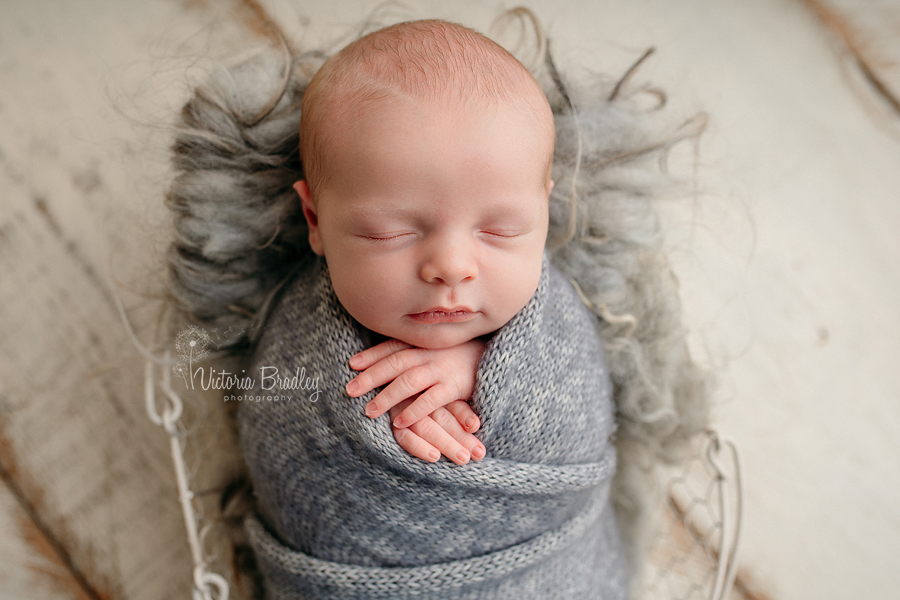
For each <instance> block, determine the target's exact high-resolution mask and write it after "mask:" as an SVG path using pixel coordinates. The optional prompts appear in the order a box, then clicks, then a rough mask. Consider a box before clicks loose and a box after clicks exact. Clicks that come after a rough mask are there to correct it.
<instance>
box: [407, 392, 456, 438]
mask: <svg viewBox="0 0 900 600" xmlns="http://www.w3.org/2000/svg"><path fill="white" fill-rule="evenodd" d="M454 400H456V398H454V397H453V396H452V394H451V392H450V391H449V389H448V388H447V387H446V386H444V385H442V384H440V383H437V384H435V385H433V386H431V387H430V388H428V390H427V391H426V392H423V393H422V395H420V396H419V397H418V398H416V401H415V402H413V403H412V404H410V405H409V406H408V407H406V409H405V410H404V411H403V412H402V413H400V414H399V415H398V416H397V418H396V419H394V427H409V426H410V425H412V424H413V423H415V422H417V421H418V420H419V419H422V418H424V417H426V416H428V415H430V414H431V413H433V412H434V411H435V410H437V409H438V408H440V407H442V406H444V405H446V404H449V403H451V402H453V401H454Z"/></svg>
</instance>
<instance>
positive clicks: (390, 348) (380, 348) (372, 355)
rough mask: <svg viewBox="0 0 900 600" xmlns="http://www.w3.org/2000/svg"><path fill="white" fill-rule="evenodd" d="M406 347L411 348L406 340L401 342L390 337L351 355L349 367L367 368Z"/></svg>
mask: <svg viewBox="0 0 900 600" xmlns="http://www.w3.org/2000/svg"><path fill="white" fill-rule="evenodd" d="M407 348H412V346H410V345H409V344H407V343H406V342H401V341H400V340H394V339H391V340H388V341H386V342H381V343H380V344H377V345H375V346H372V347H371V348H366V349H365V350H363V351H362V352H359V353H357V354H354V355H353V356H351V357H350V368H352V369H355V370H357V371H362V370H363V369H367V368H369V367H370V366H372V365H374V364H375V363H377V362H378V361H379V360H381V359H383V358H386V357H388V356H390V355H391V354H394V353H396V352H400V351H401V350H406V349H407Z"/></svg>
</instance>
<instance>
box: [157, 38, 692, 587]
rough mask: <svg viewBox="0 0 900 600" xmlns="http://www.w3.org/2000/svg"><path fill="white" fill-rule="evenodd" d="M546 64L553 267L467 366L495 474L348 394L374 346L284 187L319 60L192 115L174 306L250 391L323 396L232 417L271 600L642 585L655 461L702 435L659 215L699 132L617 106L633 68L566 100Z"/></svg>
mask: <svg viewBox="0 0 900 600" xmlns="http://www.w3.org/2000/svg"><path fill="white" fill-rule="evenodd" d="M538 33H539V35H538V38H539V43H538V44H537V45H538V46H539V47H544V48H545V47H546V45H545V44H544V40H543V38H542V37H541V35H540V32H538ZM542 56H544V57H546V62H545V63H542V64H541V65H538V66H535V65H532V66H531V68H532V69H533V70H534V71H535V72H536V73H537V76H538V80H539V81H540V82H541V83H542V86H543V87H544V89H545V92H546V93H547V95H548V99H549V100H550V102H551V106H552V107H553V111H554V117H555V120H556V132H557V142H556V149H555V154H554V163H553V179H554V180H555V182H556V186H555V188H554V190H553V194H552V196H551V198H550V234H549V236H548V251H547V252H546V253H545V257H544V265H543V272H542V276H541V281H540V285H539V288H538V291H537V292H536V294H535V296H534V297H533V298H532V299H531V300H530V301H529V303H528V304H527V305H526V307H525V308H524V309H523V310H522V311H521V312H520V313H519V314H517V315H516V316H515V317H514V318H513V319H512V320H511V321H510V322H509V323H507V324H506V325H505V326H504V327H503V328H501V329H500V330H499V331H497V332H496V333H495V334H494V336H493V338H492V339H491V341H490V342H489V344H488V347H487V349H486V351H485V353H484V356H483V358H482V361H481V364H480V365H479V369H478V373H477V380H476V389H475V393H474V396H473V399H472V401H473V403H474V408H475V410H476V411H477V412H478V413H479V415H480V416H481V419H482V423H483V425H482V429H481V430H480V432H479V434H478V435H479V437H480V438H481V439H482V441H483V442H484V445H485V447H486V448H487V456H486V457H485V458H484V459H483V460H481V461H478V462H472V463H469V464H467V465H464V466H458V465H455V464H452V463H450V462H448V461H445V460H443V459H441V461H439V462H438V463H425V462H422V461H420V460H418V459H415V458H413V457H412V456H410V455H408V454H407V453H406V452H405V451H404V450H403V449H401V448H400V446H399V445H398V444H397V443H396V441H395V440H394V439H393V436H392V434H391V431H390V425H389V423H388V420H387V417H386V416H382V417H379V418H378V419H375V420H372V419H369V418H368V417H366V416H365V415H364V412H363V406H364V405H365V403H366V402H367V401H368V400H370V399H371V397H372V396H373V394H369V395H367V396H364V397H362V398H356V399H353V398H350V397H348V396H347V395H346V394H345V393H344V385H345V384H346V383H347V382H348V381H349V380H350V379H351V378H352V377H353V376H354V375H355V371H352V370H351V369H350V368H349V366H348V364H347V360H348V359H349V357H350V356H351V355H353V354H354V353H356V352H358V351H360V350H363V349H364V348H366V347H368V346H370V345H372V344H373V343H374V342H375V341H376V340H373V339H372V337H371V336H372V334H371V332H368V331H367V330H365V329H364V328H362V327H361V326H360V325H359V324H358V323H356V322H355V321H354V320H353V319H352V318H351V317H350V316H349V315H348V314H347V313H346V312H345V311H344V309H343V308H342V307H341V305H340V303H339V302H338V301H337V298H336V297H335V295H334V293H333V291H332V289H331V285H330V280H329V278H328V273H327V267H326V265H325V264H324V262H323V260H322V259H320V258H316V257H314V256H313V255H312V252H311V250H310V248H309V245H308V241H307V235H308V233H307V230H306V224H305V222H304V219H303V216H302V214H301V212H300V207H299V204H300V203H299V201H298V199H297V196H296V192H294V190H293V189H292V184H293V183H294V182H295V181H296V180H297V179H299V178H301V177H302V166H301V165H300V164H299V160H298V143H299V141H298V133H297V132H298V126H299V118H300V110H299V109H300V101H301V99H302V95H303V91H304V89H305V87H306V84H307V83H308V82H309V79H310V77H311V76H312V74H313V73H314V72H315V70H316V68H317V66H318V65H319V64H320V63H321V60H323V59H322V56H321V55H320V54H315V53H313V54H306V55H299V56H293V55H291V53H290V52H289V51H287V48H286V46H285V48H284V52H283V53H278V52H270V51H267V52H263V53H260V54H257V55H255V56H253V57H251V58H250V59H248V60H245V61H243V62H241V63H239V64H236V65H234V66H232V67H231V68H228V69H225V68H222V69H219V70H217V71H216V72H215V73H213V75H212V77H211V78H210V79H209V81H208V82H206V83H205V84H203V85H201V86H198V87H197V89H196V93H195V95H194V97H193V98H192V99H191V100H190V101H189V102H188V103H187V104H186V105H185V107H184V110H183V113H182V126H181V129H180V131H179V135H178V138H177V140H176V143H175V167H176V169H177V171H178V173H177V176H176V178H175V180H174V182H173V185H172V186H171V189H170V190H169V193H168V196H167V201H168V205H169V207H170V209H171V210H172V211H173V213H174V215H175V218H174V225H175V230H176V236H175V239H174V241H173V243H172V245H171V248H170V253H169V268H170V276H171V286H170V291H171V295H172V301H173V304H174V305H175V306H176V307H177V309H178V312H179V314H180V315H182V316H183V317H184V318H185V320H186V321H187V322H190V323H194V324H200V325H204V326H209V327H215V328H220V329H221V330H225V329H226V328H230V329H231V330H234V331H241V332H246V334H245V335H240V336H238V337H234V338H231V339H230V340H229V341H228V342H226V343H225V344H223V345H222V346H221V348H222V349H223V350H225V351H226V352H228V353H229V354H231V355H234V356H241V357H245V359H249V363H248V364H246V365H245V367H246V369H247V372H248V373H252V374H253V376H254V378H255V381H256V382H257V384H258V386H262V385H266V387H267V388H270V386H269V384H270V383H272V382H273V381H274V380H273V379H268V380H265V383H264V381H263V379H262V378H261V377H260V371H259V369H260V368H261V367H268V368H269V370H268V371H267V373H268V374H274V370H273V369H274V368H277V369H278V376H279V377H289V378H290V377H294V376H295V375H298V370H300V371H301V373H300V374H301V375H303V376H304V377H308V378H311V379H315V378H318V381H317V383H318V390H319V394H318V395H316V394H314V391H315V390H312V389H310V388H309V387H308V386H307V387H306V388H305V389H291V388H290V386H288V387H287V388H285V386H284V385H282V388H283V389H279V387H278V386H275V387H274V388H271V389H261V387H258V388H257V389H255V390H253V391H252V392H248V391H246V390H242V391H243V392H244V393H245V394H246V395H251V394H252V395H280V396H292V399H291V400H290V401H289V402H284V401H281V402H259V403H255V402H254V403H245V402H242V403H241V404H240V407H239V411H238V421H239V422H238V425H239V429H240V435H241V445H242V448H243V452H244V456H245V459H246V462H247V466H248V468H249V471H250V475H251V479H252V483H253V487H254V496H255V500H256V507H255V511H254V512H252V513H250V514H248V515H247V518H246V519H245V529H246V532H247V534H248V538H249V540H250V543H251V546H252V547H253V550H254V552H255V554H256V558H257V563H258V565H259V567H260V569H261V570H262V572H263V574H264V576H265V581H266V588H267V589H266V593H267V594H268V595H269V597H271V598H304V597H307V598H342V599H343V598H346V599H353V598H360V599H361V598H373V599H374V598H441V599H445V598H447V599H449V598H473V599H474V598H478V599H485V598H526V599H527V598H535V599H544V598H622V597H624V595H625V588H626V585H627V584H628V582H626V581H625V579H626V578H628V577H631V582H630V585H632V589H634V588H633V586H634V584H635V582H636V581H637V578H638V577H639V575H640V563H641V560H642V546H643V541H642V540H643V539H644V538H645V537H646V532H645V531H643V529H646V526H647V524H648V523H649V521H648V519H647V518H646V515H647V507H648V506H649V505H650V503H651V500H650V498H652V497H653V486H654V478H653V465H654V464H657V463H659V462H673V461H677V460H679V459H680V457H681V456H682V455H683V451H684V449H685V448H686V447H687V446H688V443H689V442H690V440H691V439H693V437H694V436H695V435H696V434H697V432H699V431H702V430H703V428H704V427H705V425H706V422H707V413H708V404H709V394H708V378H707V376H706V374H705V373H704V371H703V370H702V369H700V368H698V367H697V366H696V365H695V364H694V363H693V361H692V360H691V357H690V355H689V353H688V351H687V348H686V344H685V331H684V329H683V327H682V324H681V307H680V303H679V299H678V293H677V285H676V283H675V281H674V278H673V277H672V275H671V272H670V270H669V267H668V265H667V263H666V260H665V256H664V254H663V252H662V236H661V232H660V228H659V223H658V219H657V216H656V212H655V210H654V208H653V202H654V201H655V200H656V199H657V198H658V197H659V196H660V194H661V192H662V191H663V190H664V189H665V188H666V186H669V185H671V180H670V179H668V178H667V176H666V175H665V173H664V172H662V170H661V168H660V167H661V165H662V166H664V162H665V161H664V159H665V156H666V154H667V152H668V149H669V148H670V147H671V146H672V145H674V144H676V143H678V142H679V141H681V140H684V139H686V138H690V137H694V136H696V135H698V134H699V131H701V130H702V126H703V120H702V118H701V119H692V120H688V121H686V122H685V123H684V124H682V125H681V126H680V127H677V128H674V129H673V128H670V127H668V125H667V124H666V123H665V120H658V119H656V118H655V116H656V115H657V114H658V111H656V110H655V108H658V106H656V107H653V106H651V108H650V109H649V110H648V109H647V108H646V103H643V104H641V103H635V102H632V99H633V96H636V95H639V94H641V93H642V92H648V94H646V95H645V97H649V98H656V99H663V98H664V96H663V95H662V94H661V93H660V92H658V91H657V90H652V89H647V88H638V89H637V90H635V91H628V89H627V88H628V86H627V85H626V84H627V81H628V79H629V78H630V77H631V75H632V73H633V69H632V70H630V71H629V72H628V73H627V74H626V75H625V77H623V78H622V80H620V81H619V82H618V83H617V84H616V85H615V86H614V87H613V86H610V88H611V91H610V90H607V91H606V93H605V94H598V93H597V91H596V90H594V91H593V92H587V93H584V92H579V93H578V96H577V97H573V93H574V92H575V91H577V90H574V91H573V89H571V87H569V86H565V85H564V84H563V82H562V80H561V78H560V76H559V74H558V73H557V72H556V69H555V67H554V66H553V63H552V61H550V60H549V54H548V53H544V54H542ZM263 325H264V327H263ZM605 361H606V362H605ZM282 383H283V382H282ZM616 424H617V428H616ZM614 430H615V431H616V437H615V447H613V445H612V443H611V442H610V436H611V435H612V434H613V432H614ZM610 504H612V505H613V506H614V507H615V516H614V513H613V510H611V507H610ZM620 533H621V536H622V540H621V541H622V544H623V546H624V549H623V548H622V547H620V541H619V534H620ZM623 553H624V555H627V557H628V559H627V562H628V567H629V568H628V569H626V568H625V566H624V564H623V563H624V562H626V561H625V560H624V559H623Z"/></svg>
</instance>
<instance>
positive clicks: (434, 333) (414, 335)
mask: <svg viewBox="0 0 900 600" xmlns="http://www.w3.org/2000/svg"><path fill="white" fill-rule="evenodd" d="M379 333H381V334H382V335H384V336H387V337H392V338H395V339H398V340H400V341H401V342H406V343H407V344H409V345H411V346H417V347H419V348H426V349H428V350H440V349H442V348H452V347H454V346H459V345H460V344H464V343H466V342H468V341H469V340H473V339H475V338H477V337H481V336H483V335H485V334H488V333H491V332H490V331H481V330H480V329H473V328H463V327H459V326H457V325H455V324H441V325H428V326H427V327H417V328H415V329H414V330H412V331H395V332H394V335H391V333H389V332H388V333H384V332H379Z"/></svg>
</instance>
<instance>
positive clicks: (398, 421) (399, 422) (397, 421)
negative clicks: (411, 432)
mask: <svg viewBox="0 0 900 600" xmlns="http://www.w3.org/2000/svg"><path fill="white" fill-rule="evenodd" d="M405 426H406V421H404V420H403V419H401V418H400V417H397V418H396V419H394V427H396V428H397V429H403V427H405Z"/></svg>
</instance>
